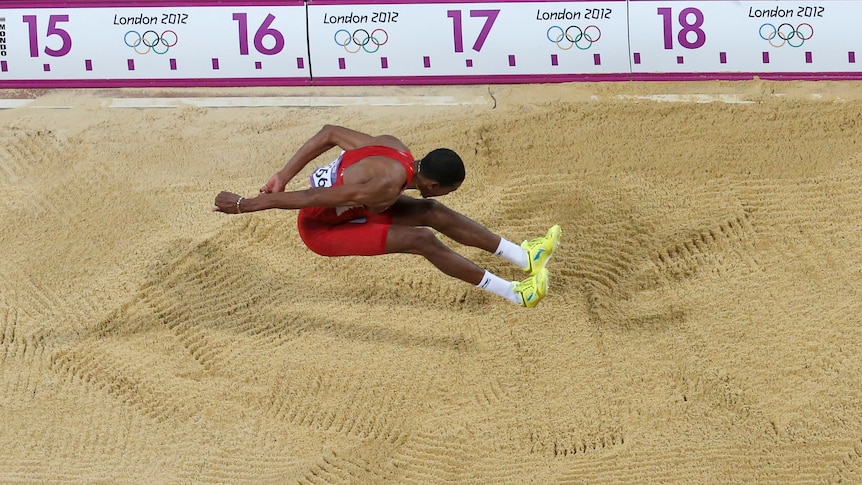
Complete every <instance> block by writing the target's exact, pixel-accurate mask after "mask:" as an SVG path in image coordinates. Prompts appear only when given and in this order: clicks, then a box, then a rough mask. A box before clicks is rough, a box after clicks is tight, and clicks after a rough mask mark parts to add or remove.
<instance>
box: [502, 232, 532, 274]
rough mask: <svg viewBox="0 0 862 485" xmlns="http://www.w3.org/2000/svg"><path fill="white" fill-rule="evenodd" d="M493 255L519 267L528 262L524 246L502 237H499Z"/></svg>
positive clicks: (526, 264) (523, 266)
mask: <svg viewBox="0 0 862 485" xmlns="http://www.w3.org/2000/svg"><path fill="white" fill-rule="evenodd" d="M494 255H496V256H500V257H501V258H503V259H505V260H506V261H508V262H510V263H512V264H514V265H515V266H517V267H519V268H521V269H524V268H526V267H527V266H528V265H529V264H530V261H529V259H528V256H527V251H526V250H525V249H524V248H522V247H521V246H518V245H517V244H515V243H513V242H512V241H509V240H506V239H505V238H502V237H501V238H500V245H499V246H497V250H496V251H494Z"/></svg>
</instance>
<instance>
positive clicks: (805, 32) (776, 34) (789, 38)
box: [759, 23, 814, 47]
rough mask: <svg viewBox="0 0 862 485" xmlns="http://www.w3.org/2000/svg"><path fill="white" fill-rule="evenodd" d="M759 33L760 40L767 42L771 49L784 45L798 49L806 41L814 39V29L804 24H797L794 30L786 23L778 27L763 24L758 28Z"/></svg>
mask: <svg viewBox="0 0 862 485" xmlns="http://www.w3.org/2000/svg"><path fill="white" fill-rule="evenodd" d="M759 33H760V38H761V39H763V40H765V41H767V42H769V45H771V46H772V47H781V46H783V45H784V44H787V45H789V46H790V47H800V46H802V44H804V43H805V41H806V40H808V39H810V38H812V37H814V27H812V26H811V24H806V23H802V24H799V25H797V26H796V28H794V27H793V26H792V25H790V24H787V23H784V24H781V25H779V26H778V27H776V26H775V25H773V24H763V25H761V26H760V31H759ZM779 41H780V43H779Z"/></svg>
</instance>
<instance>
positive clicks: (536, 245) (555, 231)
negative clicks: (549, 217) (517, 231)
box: [521, 224, 562, 276]
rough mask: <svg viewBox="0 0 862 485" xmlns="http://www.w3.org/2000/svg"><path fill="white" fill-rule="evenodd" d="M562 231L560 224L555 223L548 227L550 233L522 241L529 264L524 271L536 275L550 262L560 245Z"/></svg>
mask: <svg viewBox="0 0 862 485" xmlns="http://www.w3.org/2000/svg"><path fill="white" fill-rule="evenodd" d="M561 233H562V231H561V230H560V225H559V224H554V225H553V226H552V227H551V228H550V229H548V234H547V235H545V237H537V238H536V239H533V240H531V241H524V242H522V243H521V247H522V248H523V249H525V250H526V251H527V263H528V264H527V267H526V268H524V271H526V272H528V273H530V276H535V275H536V273H538V271H539V270H540V269H542V268H544V267H545V265H546V264H548V260H549V259H551V256H552V255H553V254H554V251H555V250H556V249H557V248H558V247H560V234H561Z"/></svg>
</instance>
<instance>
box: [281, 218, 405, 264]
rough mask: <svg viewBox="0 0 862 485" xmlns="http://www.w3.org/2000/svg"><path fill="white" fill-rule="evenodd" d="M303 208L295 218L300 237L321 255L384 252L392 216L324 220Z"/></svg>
mask: <svg viewBox="0 0 862 485" xmlns="http://www.w3.org/2000/svg"><path fill="white" fill-rule="evenodd" d="M310 212H311V211H306V210H305V209H302V210H300V211H299V216H297V219H296V225H297V227H298V228H299V237H300V238H302V242H304V243H305V245H306V246H308V249H310V250H312V251H314V252H315V253H317V254H319V255H321V256H378V255H380V254H386V236H387V235H388V234H389V226H391V225H392V217H391V216H390V215H389V214H387V213H383V214H374V215H370V216H367V217H364V218H363V219H364V222H359V221H361V220H362V219H359V220H358V221H357V222H339V223H335V224H332V223H329V222H324V221H322V220H320V219H318V218H316V217H314V216H313V215H312V214H310Z"/></svg>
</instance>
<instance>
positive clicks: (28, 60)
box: [0, 1, 310, 86]
mask: <svg viewBox="0 0 862 485" xmlns="http://www.w3.org/2000/svg"><path fill="white" fill-rule="evenodd" d="M14 3H16V2H8V3H4V4H3V5H2V8H0V28H2V31H0V32H2V34H0V36H2V40H3V43H2V44H0V46H2V49H3V50H2V52H0V85H2V86H15V85H16V82H17V83H19V84H21V85H27V86H33V85H38V84H39V83H44V84H45V85H51V86H58V85H64V84H65V85H68V86H98V85H100V84H104V85H111V86H116V85H122V84H123V83H128V84H127V85H146V83H147V82H148V81H152V82H158V83H159V84H176V85H184V84H188V85H202V84H219V83H222V82H223V83H225V84H233V83H236V82H237V81H241V80H242V79H249V80H254V82H255V83H256V84H266V80H272V82H273V83H278V84H291V83H293V84H302V83H307V82H308V81H309V70H310V68H309V60H308V49H307V36H306V23H305V7H304V3H303V2H293V5H290V3H291V2H285V1H280V2H273V4H272V5H267V4H266V2H261V1H256V2H255V4H254V5H247V4H244V3H243V2H241V1H240V2H233V4H232V5H224V4H219V5H213V6H201V5H200V4H195V5H192V6H171V5H169V4H165V5H164V6H158V3H155V4H151V3H147V4H146V6H143V5H144V4H141V5H142V6H139V7H122V6H118V7H106V6H102V5H100V6H99V7H98V8H88V7H86V5H87V3H85V2H84V3H77V4H76V2H74V1H71V2H57V3H56V5H54V4H42V3H40V4H39V5H38V7H34V6H22V7H20V8H6V7H7V6H8V5H10V4H13V5H14ZM225 3H227V2H225ZM262 3H263V5H261V4H262ZM276 3H277V4H276ZM90 5H92V4H90ZM118 81H120V82H118Z"/></svg>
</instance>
